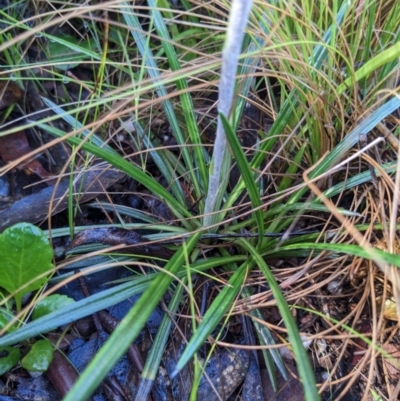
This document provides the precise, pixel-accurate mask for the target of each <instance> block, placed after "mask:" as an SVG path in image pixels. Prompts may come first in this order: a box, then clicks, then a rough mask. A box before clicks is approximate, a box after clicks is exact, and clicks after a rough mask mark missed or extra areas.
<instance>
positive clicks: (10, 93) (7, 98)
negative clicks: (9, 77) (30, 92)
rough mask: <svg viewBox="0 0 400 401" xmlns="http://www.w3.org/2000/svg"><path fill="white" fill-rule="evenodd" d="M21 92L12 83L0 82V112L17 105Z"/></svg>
mask: <svg viewBox="0 0 400 401" xmlns="http://www.w3.org/2000/svg"><path fill="white" fill-rule="evenodd" d="M23 94H24V92H23V90H22V89H21V88H20V87H19V86H18V85H17V84H16V83H15V82H13V81H0V110H1V109H4V108H6V107H8V106H10V105H12V104H14V103H17V102H18V101H19V100H20V99H21V98H22V96H23Z"/></svg>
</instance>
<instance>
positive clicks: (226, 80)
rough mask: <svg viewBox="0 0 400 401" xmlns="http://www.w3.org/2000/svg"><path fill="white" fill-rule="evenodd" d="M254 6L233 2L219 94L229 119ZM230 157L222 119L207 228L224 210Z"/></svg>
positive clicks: (243, 1)
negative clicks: (218, 211) (224, 174)
mask: <svg viewBox="0 0 400 401" xmlns="http://www.w3.org/2000/svg"><path fill="white" fill-rule="evenodd" d="M251 6H252V1H251V0H233V2H232V8H231V12H230V16H229V22H228V31H227V35H226V39H225V44H224V49H223V51H222V68H221V80H220V83H219V95H218V113H223V114H224V115H225V116H226V117H227V118H228V117H229V113H230V111H231V108H232V102H233V95H234V90H235V79H236V71H237V66H238V58H239V55H240V52H241V49H242V43H243V38H244V33H245V29H246V25H247V20H248V17H249V14H250V10H251ZM228 157H229V158H230V156H229V151H228V148H227V143H226V135H225V130H224V127H223V125H222V121H221V119H220V117H219V116H218V124H217V134H216V137H215V143H214V152H213V157H212V161H211V165H210V180H209V184H208V192H207V197H206V202H205V209H204V214H205V216H204V220H203V227H209V226H210V225H212V224H213V223H214V222H215V221H217V219H218V216H217V215H212V214H211V213H212V212H215V211H217V210H218V209H219V208H220V206H221V202H222V195H223V193H224V192H225V190H226V186H227V183H228V177H227V176H222V177H221V172H223V169H222V167H223V165H224V163H227V159H228Z"/></svg>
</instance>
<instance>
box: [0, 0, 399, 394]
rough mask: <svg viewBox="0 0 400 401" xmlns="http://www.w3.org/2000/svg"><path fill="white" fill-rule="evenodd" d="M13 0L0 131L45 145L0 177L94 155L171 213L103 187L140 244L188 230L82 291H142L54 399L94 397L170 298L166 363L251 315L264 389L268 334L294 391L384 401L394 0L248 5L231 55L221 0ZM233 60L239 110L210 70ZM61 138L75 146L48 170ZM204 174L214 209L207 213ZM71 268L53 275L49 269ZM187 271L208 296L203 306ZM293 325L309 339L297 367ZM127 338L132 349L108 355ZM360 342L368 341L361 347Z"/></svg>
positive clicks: (392, 255)
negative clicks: (16, 91) (207, 286)
mask: <svg viewBox="0 0 400 401" xmlns="http://www.w3.org/2000/svg"><path fill="white" fill-rule="evenodd" d="M175 3H179V4H175ZM5 4H6V5H5V6H2V8H1V9H0V59H1V61H0V63H1V67H0V68H1V69H0V82H12V83H15V84H17V85H18V87H19V88H20V89H22V90H23V93H24V96H23V99H22V100H19V101H18V102H17V103H13V104H10V105H9V106H8V107H7V108H6V109H5V111H3V112H2V116H1V119H2V120H1V124H2V127H1V136H4V137H5V136H12V135H13V134H14V133H15V132H18V131H21V130H25V131H29V132H30V133H31V134H30V135H33V136H34V137H35V138H37V141H36V144H37V146H35V149H34V150H32V152H30V153H27V154H25V155H22V156H21V157H19V158H18V159H16V160H15V161H14V162H13V163H10V164H4V165H2V166H1V167H0V172H1V173H2V174H7V173H9V172H10V171H11V169H12V168H14V167H15V166H17V165H18V164H20V163H22V162H24V161H26V160H28V159H32V158H34V157H37V156H39V155H47V156H46V157H48V158H49V159H50V160H51V159H53V161H52V162H51V163H50V164H52V168H53V171H54V173H55V176H56V178H57V180H58V183H60V182H61V181H62V180H70V185H71V187H70V188H72V185H73V181H74V179H76V176H77V175H78V173H79V174H81V173H82V172H85V171H89V170H90V169H92V168H94V166H95V165H96V164H98V163H99V161H101V162H103V163H104V164H105V165H108V166H114V167H116V168H117V169H119V170H121V171H122V172H124V173H125V174H126V175H127V176H128V177H130V178H131V179H132V181H134V182H135V188H134V189H129V188H128V189H126V188H125V189H123V191H124V192H125V193H128V192H129V193H130V194H139V196H142V197H143V196H148V197H152V198H153V199H156V200H157V201H159V202H162V205H164V206H165V209H167V213H166V214H165V213H164V214H163V213H159V214H158V215H157V213H155V212H154V211H153V212H152V210H151V209H150V210H142V209H140V208H139V209H136V208H131V207H125V206H123V205H120V204H118V202H116V201H115V198H113V197H110V196H109V197H108V199H107V200H104V199H102V200H101V201H100V200H99V201H98V202H97V204H96V205H95V206H94V207H98V208H101V209H102V210H103V211H105V212H106V213H113V216H115V217H114V218H113V217H109V219H108V221H107V222H108V223H110V224H117V223H118V224H122V225H123V226H125V227H127V228H134V229H138V228H141V229H143V228H146V229H148V230H151V231H152V232H153V234H152V235H149V240H151V241H160V240H165V239H171V238H173V239H176V240H178V239H179V238H181V237H184V238H185V239H186V242H185V245H184V246H179V247H176V248H177V250H176V252H175V254H174V256H173V257H172V258H171V259H170V260H169V261H168V263H167V264H166V266H165V267H164V270H160V269H159V267H158V266H157V264H156V263H155V262H154V263H152V265H153V266H154V267H155V269H156V270H155V272H154V273H153V274H151V275H148V276H146V275H143V276H142V275H137V276H134V277H135V278H134V279H132V281H131V282H129V283H124V284H119V287H117V288H116V289H115V290H112V291H110V292H109V293H107V296H103V297H98V298H94V299H95V301H93V302H94V305H95V309H96V310H101V309H103V308H105V307H107V306H109V305H112V304H114V303H116V302H118V301H119V300H120V299H121V297H120V294H121V292H123V293H124V294H127V293H130V294H131V293H135V292H140V293H143V295H142V297H141V298H140V299H139V301H138V302H137V304H135V306H134V307H133V308H132V310H131V311H130V312H129V314H128V315H127V317H126V322H127V324H126V325H124V326H123V327H122V326H120V327H118V329H116V330H115V332H114V334H113V335H112V336H111V338H110V340H109V341H108V342H107V343H106V344H105V346H104V347H103V348H102V349H101V350H100V351H99V353H98V355H97V356H96V359H95V361H94V362H93V363H92V364H91V365H90V366H89V367H88V369H87V370H86V371H85V373H84V374H83V375H82V377H81V379H80V380H79V381H78V383H77V385H76V387H75V388H74V389H73V390H72V391H71V392H70V394H69V395H68V396H67V398H66V400H67V401H69V400H78V399H82V400H83V399H86V397H88V395H89V394H91V393H92V392H93V391H94V390H95V388H96V387H97V386H98V384H99V383H100V382H101V380H102V379H103V377H104V376H105V375H106V374H107V371H108V369H109V368H111V366H112V365H113V364H114V363H116V361H117V360H118V359H119V358H120V357H121V355H122V354H123V353H124V351H125V349H126V348H127V347H128V346H129V343H130V342H131V341H132V340H133V339H134V338H135V337H136V336H137V335H138V334H139V333H140V331H141V329H142V328H143V326H144V325H145V323H146V320H147V318H148V316H149V315H150V314H151V312H152V310H153V309H154V308H155V307H156V305H157V304H158V302H159V300H160V299H162V297H163V296H164V294H165V292H166V291H167V290H170V291H171V292H172V298H171V301H170V302H171V303H170V305H169V306H168V307H169V308H170V309H171V311H173V313H175V312H176V311H178V310H179V305H180V303H181V305H182V304H186V305H189V307H188V308H187V310H186V312H187V314H188V315H191V323H192V328H191V333H189V335H188V345H187V347H186V350H185V352H184V353H183V355H182V357H181V360H180V361H179V362H178V365H177V371H176V373H178V371H179V370H180V369H182V368H183V367H184V366H185V365H186V364H187V363H188V362H189V361H190V360H191V358H192V357H193V355H195V353H196V351H197V350H198V349H199V347H200V346H201V345H202V344H203V343H204V342H205V341H207V339H208V340H209V339H210V338H211V337H210V336H211V335H212V336H213V340H214V343H215V344H218V343H219V341H220V340H219V335H218V334H217V335H216V332H215V330H216V328H217V327H218V328H220V327H221V326H224V325H225V324H226V323H227V322H228V321H229V318H231V317H232V316H235V315H237V314H238V315H242V316H247V317H249V318H250V320H251V321H252V323H253V328H254V332H255V335H256V341H255V343H254V344H249V345H253V346H254V348H257V347H259V346H262V348H263V349H264V351H263V358H264V361H263V363H265V366H266V367H267V369H268V371H269V377H270V380H271V381H272V383H275V381H274V380H275V379H274V377H275V371H276V370H277V371H279V372H280V374H281V375H282V376H283V377H288V373H287V370H286V368H285V364H284V361H283V359H282V357H281V354H280V353H279V352H278V351H277V344H278V345H280V346H281V347H284V346H285V344H286V342H287V341H289V342H290V345H291V352H293V354H294V355H295V356H296V360H297V364H298V366H299V372H300V376H301V379H302V383H303V386H304V391H305V397H306V399H309V400H311V399H318V397H319V396H318V395H317V393H318V392H319V394H327V393H328V392H329V391H331V392H332V393H333V394H334V399H340V398H341V397H342V396H344V395H345V394H346V393H348V392H349V391H350V390H351V391H354V392H355V394H366V395H367V394H368V395H371V394H374V395H376V394H378V396H379V397H381V399H396V397H397V395H398V392H399V390H398V388H397V387H398V386H394V385H393V384H392V380H391V377H390V375H389V374H388V375H383V378H382V380H379V381H377V380H375V379H374V378H375V377H376V375H378V374H379V373H378V372H381V371H382V369H383V370H384V371H385V370H386V371H387V370H388V366H389V365H390V364H397V361H393V357H391V356H390V353H391V351H390V350H391V348H390V347H391V345H392V344H393V341H394V340H393V339H396V338H397V336H398V332H397V325H396V324H395V323H392V320H390V319H388V317H390V318H391V319H396V320H397V314H396V313H394V314H393V313H392V314H390V316H389V312H388V308H389V306H391V307H392V309H395V305H397V306H399V305H400V281H399V276H398V270H397V269H398V267H400V258H399V257H398V256H397V253H398V242H399V240H398V231H397V229H398V216H397V214H398V204H399V191H398V188H399V180H400V178H399V177H400V174H399V168H398V166H399V164H398V150H399V139H398V134H399V128H398V123H399V112H398V110H399V106H400V97H399V61H398V60H399V56H400V46H399V43H400V41H399V35H400V31H399V27H398V15H399V13H400V5H399V4H398V3H397V2H396V1H369V0H366V1H350V2H346V1H344V2H341V1H330V2H316V1H312V0H307V1H305V0H304V1H289V2H286V1H276V2H271V3H268V2H266V1H256V2H254V4H253V7H252V9H251V12H250V16H249V19H248V23H247V27H246V30H245V35H244V38H243V44H242V46H241V52H240V56H239V58H238V60H230V59H229V55H226V54H225V56H227V57H226V58H222V55H223V49H224V43H227V42H229V40H228V39H229V37H228V38H227V35H228V33H229V32H232V24H234V23H235V22H233V20H232V19H229V13H230V11H231V10H230V9H229V7H228V5H227V4H226V2H221V1H217V2H212V3H210V2H208V3H207V2H198V1H182V2H173V1H171V2H169V1H166V0H162V1H158V2H155V1H151V0H149V1H147V2H135V6H133V5H132V2H125V1H116V0H111V1H107V2H101V4H97V3H95V2H86V3H85V4H80V3H76V2H51V3H49V2H29V1H28V2H25V1H20V2H12V1H9V2H5ZM229 24H231V25H229ZM231 61H232V62H236V61H237V62H238V65H237V68H236V66H235V67H234V69H235V70H237V72H236V79H235V80H231V81H223V82H228V83H227V85H228V86H229V88H227V89H229V90H230V91H231V92H232V93H234V97H233V104H232V106H230V105H229V104H228V106H225V107H222V108H221V104H223V102H224V100H226V99H224V98H222V99H221V97H220V98H219V100H218V93H219V94H220V96H221V93H223V92H222V91H221V88H218V85H219V83H220V82H221V80H222V79H223V78H224V76H223V77H221V71H224V68H222V63H223V62H224V63H225V64H224V67H226V63H227V62H231ZM228 93H229V91H228ZM221 102H222V103H221ZM218 111H219V112H222V114H219V115H218ZM217 127H219V129H222V131H223V132H224V134H225V135H226V142H224V144H225V145H223V146H222V148H223V151H224V153H223V154H222V164H221V173H219V174H220V176H219V177H218V178H221V177H222V178H223V179H222V184H221V186H218V185H220V184H219V183H217V187H215V184H213V183H212V181H211V180H210V177H211V176H212V172H213V171H214V170H213V168H214V167H215V165H214V162H215V153H213V152H216V149H215V148H214V143H215V140H216V139H215V133H216V131H217ZM60 146H62V147H63V148H65V149H67V150H66V151H65V153H63V157H62V158H61V161H59V160H58V163H57V160H56V161H54V150H55V149H59V147H60ZM213 185H214V189H215V194H214V195H215V197H217V200H215V201H213V203H212V205H211V207H209V206H206V205H207V196H208V195H210V187H212V186H213ZM87 191H90V189H88V190H87ZM105 192H106V191H105ZM82 195H83V193H80V192H78V193H73V191H69V193H66V194H65V196H67V197H68V209H67V210H68V220H69V227H66V228H58V227H56V228H52V227H51V225H49V230H48V233H49V236H50V237H52V238H57V237H61V236H65V235H71V236H73V234H74V232H77V231H79V230H82V229H83V228H86V227H80V226H77V225H76V224H75V218H76V215H77V213H78V210H79V198H80V197H81V196H82ZM56 203H57V199H54V201H53V202H52V203H51V205H50V209H49V211H48V215H49V216H50V215H51V214H52V210H51V208H52V207H55V205H56ZM108 216H110V215H108ZM209 216H212V218H210V217H209ZM49 224H50V223H49ZM209 232H212V233H217V234H226V235H228V234H229V235H232V234H234V235H236V234H243V233H244V234H253V236H250V235H248V236H247V238H246V237H244V238H240V237H233V238H232V237H231V238H225V240H224V241H225V242H222V243H223V244H225V246H222V247H219V246H218V247H217V246H215V244H214V243H213V242H212V241H210V240H208V242H207V245H208V246H209V247H208V248H207V249H206V250H204V243H203V242H200V241H201V235H202V234H205V233H209ZM299 232H300V235H299ZM264 233H269V234H277V236H264ZM293 233H295V234H296V233H297V235H293ZM200 243H202V244H203V245H202V246H199V244H200ZM219 245H221V243H219ZM232 247H233V248H232ZM172 248H173V247H172ZM232 249H234V251H232ZM83 259H84V258H83ZM73 263H76V260H75V259H72V261H70V260H67V261H65V262H62V263H61V264H60V265H59V266H58V268H59V272H60V274H61V278H63V276H62V274H64V271H65V270H64V268H65V267H67V266H68V265H69V264H73ZM107 263H108V264H109V263H110V262H109V259H107V257H105V259H102V260H101V262H99V263H98V264H93V263H91V262H90V259H88V262H87V265H86V267H84V268H83V270H84V269H85V268H87V269H96V268H103V267H104V266H105V265H106V264H107ZM124 263H126V264H127V265H128V264H129V263H131V262H129V260H127V261H125V262H124ZM165 271H167V272H168V274H164V272H165ZM194 274H196V275H197V274H200V276H201V277H202V278H203V279H204V280H209V281H210V282H211V283H213V285H215V286H216V288H217V294H216V295H215V297H213V299H211V300H210V302H209V304H208V305H207V310H206V311H205V312H204V314H202V315H201V317H200V313H199V311H200V309H201V308H200V306H199V305H198V302H199V301H198V299H197V297H196V283H197V282H198V281H197V278H196V277H197V276H196V277H194ZM175 278H178V281H176V282H175V281H174V279H175ZM172 282H174V283H175V284H174V285H173V286H172V287H171V283H172ZM222 283H224V285H222ZM124 291H126V293H125V292H124ZM183 301H184V302H183ZM388 305H389V306H388ZM93 310H94V309H93V308H92V309H90V310H89V308H88V307H87V305H85V303H84V302H78V303H77V304H76V307H74V309H71V308H70V312H69V313H72V314H75V316H76V317H77V318H78V317H81V316H85V315H87V314H90V313H93ZM276 313H279V319H277V318H276V317H275V318H274V316H275V314H276ZM66 316H68V315H65V314H63V313H62V312H59V313H57V312H56V313H55V314H54V315H52V316H51V317H49V318H47V320H46V317H45V318H43V319H44V320H42V321H41V322H40V324H36V326H35V324H29V325H26V326H23V327H21V329H19V330H18V331H16V332H14V333H12V334H8V335H6V336H4V337H2V338H1V339H0V344H3V345H4V344H6V343H10V344H11V343H15V342H17V341H21V340H23V339H25V338H29V337H30V336H33V335H37V334H38V333H40V332H43V331H46V328H49V327H54V322H56V323H57V324H58V325H60V326H61V325H63V324H64V319H65V318H66ZM69 316H70V315H69ZM281 319H283V321H284V324H283V323H282V321H281ZM50 320H51V321H52V322H50ZM163 325H164V326H163V330H162V332H161V330H160V332H159V333H158V334H157V337H156V338H155V341H154V344H153V348H152V350H151V351H150V356H151V357H150V356H149V359H148V364H147V365H146V369H145V373H144V374H143V375H144V377H146V378H148V377H152V375H154V374H156V372H157V370H158V366H159V364H160V358H161V355H162V350H163V348H164V347H165V344H166V342H167V339H168V336H169V334H170V331H171V330H173V325H172V324H171V321H170V320H169V318H168V317H166V318H165V321H164V322H163ZM221 330H222V329H221ZM304 336H307V338H309V339H310V340H312V345H311V346H310V348H309V349H308V351H307V352H308V356H309V359H308V357H307V355H306V351H305V350H304V345H303V342H304ZM361 341H362V342H363V344H364V345H362V346H361V345H360V342H361ZM121 343H123V344H125V343H126V346H125V345H123V346H120V347H119V348H118V351H115V345H116V344H119V345H120V344H121ZM357 347H358V348H357ZM354 349H361V351H362V356H361V357H360V358H355V357H354ZM157 355H160V356H159V357H156V356H157ZM301 355H303V356H304V358H301ZM100 360H101V361H102V363H101V366H100V365H97V366H96V363H98V361H100ZM309 360H310V361H311V363H308V361H309ZM104 361H105V362H104ZM343 364H346V366H347V369H345V370H344V371H343ZM312 367H313V368H312ZM317 368H318V369H317ZM196 369H198V370H197V373H199V372H200V371H201V366H197V367H195V370H196ZM319 371H324V372H327V373H326V374H325V375H322V374H319V373H318V372H319ZM94 372H96V374H94ZM360 372H362V374H361V373H360ZM146 375H147V376H146ZM200 376H201V374H200V373H199V377H200ZM197 385H198V382H197V384H196V383H194V385H193V390H192V394H193V395H195V394H196V392H197ZM396 394H397V395H396ZM385 397H386V398H385Z"/></svg>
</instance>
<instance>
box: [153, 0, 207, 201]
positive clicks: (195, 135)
mask: <svg viewBox="0 0 400 401" xmlns="http://www.w3.org/2000/svg"><path fill="white" fill-rule="evenodd" d="M148 4H149V6H150V7H152V9H151V13H152V15H153V17H154V24H155V27H156V29H157V33H158V35H159V36H160V38H161V40H162V43H161V44H162V46H163V48H164V51H165V54H166V55H167V58H168V62H169V65H170V67H171V69H172V70H173V71H179V70H180V69H181V65H180V63H179V59H178V55H177V53H176V51H175V48H174V46H173V45H172V41H171V38H170V35H169V32H168V29H167V26H166V24H165V21H164V19H163V17H162V15H161V12H160V10H159V9H157V1H155V0H148ZM176 86H177V88H178V90H179V91H182V93H181V94H180V95H179V97H180V100H181V107H182V110H183V113H184V116H185V124H186V126H187V130H188V134H189V136H190V142H191V144H192V145H194V147H193V151H194V156H195V166H196V168H198V169H199V174H200V180H194V181H191V183H192V184H193V185H194V187H195V193H196V196H197V197H201V196H202V195H203V194H204V193H205V192H207V186H208V172H207V169H206V162H207V161H208V159H209V156H208V153H207V152H205V151H203V147H202V143H201V135H200V131H199V128H198V124H197V121H196V117H195V115H194V110H195V107H194V104H193V101H192V97H191V95H190V92H189V91H188V89H189V86H188V84H187V82H186V79H183V78H180V79H177V80H176Z"/></svg>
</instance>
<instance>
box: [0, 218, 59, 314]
mask: <svg viewBox="0 0 400 401" xmlns="http://www.w3.org/2000/svg"><path fill="white" fill-rule="evenodd" d="M52 258H53V249H52V248H51V246H50V243H49V240H48V239H47V237H46V236H45V235H44V234H43V232H42V230H40V228H38V227H35V226H34V225H32V224H28V223H19V224H16V225H14V226H12V227H9V228H7V229H6V230H4V232H3V233H2V234H1V235H0V270H1V275H0V287H2V288H4V289H5V290H7V291H8V292H9V293H10V294H11V295H12V296H13V297H14V299H15V303H16V309H17V311H20V310H21V303H22V297H23V296H24V295H25V294H27V293H28V292H31V291H35V290H37V289H39V288H40V287H41V286H42V285H43V284H44V283H45V282H46V281H47V280H48V277H49V275H50V274H51V273H52V272H53V271H54V265H53V263H52Z"/></svg>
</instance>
